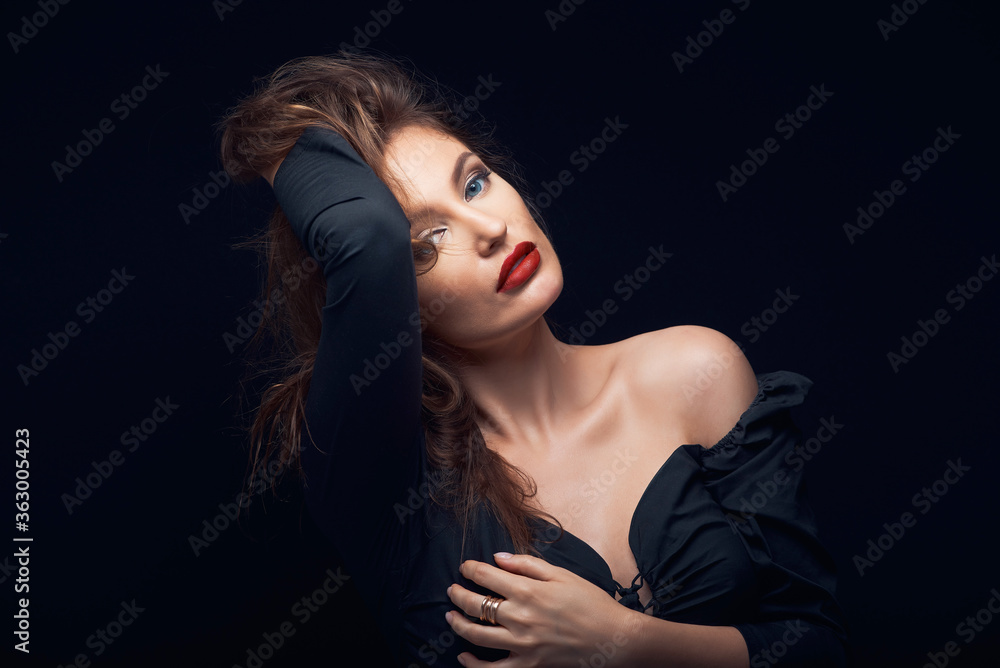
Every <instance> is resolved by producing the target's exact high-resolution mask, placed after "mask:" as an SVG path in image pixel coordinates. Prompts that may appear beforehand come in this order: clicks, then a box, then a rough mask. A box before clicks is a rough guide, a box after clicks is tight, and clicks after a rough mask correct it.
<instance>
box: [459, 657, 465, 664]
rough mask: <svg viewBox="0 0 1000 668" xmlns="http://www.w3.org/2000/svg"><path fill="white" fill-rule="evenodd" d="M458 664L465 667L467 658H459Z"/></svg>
mask: <svg viewBox="0 0 1000 668" xmlns="http://www.w3.org/2000/svg"><path fill="white" fill-rule="evenodd" d="M458 662H459V663H460V664H462V665H463V666H464V665H465V657H464V656H459V657H458Z"/></svg>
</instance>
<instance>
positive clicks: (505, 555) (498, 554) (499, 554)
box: [493, 552, 514, 559]
mask: <svg viewBox="0 0 1000 668" xmlns="http://www.w3.org/2000/svg"><path fill="white" fill-rule="evenodd" d="M513 556H514V555H513V554H511V553H510V552H496V553H495V554H494V555H493V558H494V559H510V558H511V557H513Z"/></svg>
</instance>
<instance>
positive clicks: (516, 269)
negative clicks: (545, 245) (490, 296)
mask: <svg viewBox="0 0 1000 668" xmlns="http://www.w3.org/2000/svg"><path fill="white" fill-rule="evenodd" d="M541 260H542V258H541V256H540V255H539V254H538V249H537V248H535V244H533V243H532V242H530V241H522V242H521V243H519V244H518V245H516V246H514V250H513V251H511V254H510V255H508V256H507V258H506V259H505V260H504V261H503V266H502V267H500V276H499V278H498V280H497V292H506V291H507V290H511V289H513V288H516V287H517V286H519V285H521V283H524V282H525V281H526V280H528V278H529V277H530V276H531V275H532V274H533V273H534V272H535V269H537V268H538V264H539V262H541Z"/></svg>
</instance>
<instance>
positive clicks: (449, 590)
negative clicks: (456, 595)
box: [445, 585, 453, 598]
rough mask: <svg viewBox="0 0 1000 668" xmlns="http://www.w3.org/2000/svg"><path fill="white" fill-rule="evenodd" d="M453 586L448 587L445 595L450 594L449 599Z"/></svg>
mask: <svg viewBox="0 0 1000 668" xmlns="http://www.w3.org/2000/svg"><path fill="white" fill-rule="evenodd" d="M452 586H453V585H448V589H446V590H445V593H446V594H448V596H449V598H450V597H451V588H452Z"/></svg>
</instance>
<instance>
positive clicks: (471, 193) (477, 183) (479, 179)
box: [465, 169, 493, 200]
mask: <svg viewBox="0 0 1000 668" xmlns="http://www.w3.org/2000/svg"><path fill="white" fill-rule="evenodd" d="M492 173H493V171H492V170H490V169H487V170H486V171H485V172H478V173H477V174H475V175H474V176H473V178H472V180H471V181H469V183H468V185H467V186H465V199H466V200H470V199H472V198H474V197H476V196H478V195H479V194H481V193H482V192H483V190H485V189H486V179H488V178H489V177H490V174H492Z"/></svg>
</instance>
